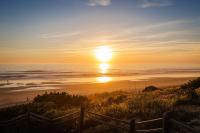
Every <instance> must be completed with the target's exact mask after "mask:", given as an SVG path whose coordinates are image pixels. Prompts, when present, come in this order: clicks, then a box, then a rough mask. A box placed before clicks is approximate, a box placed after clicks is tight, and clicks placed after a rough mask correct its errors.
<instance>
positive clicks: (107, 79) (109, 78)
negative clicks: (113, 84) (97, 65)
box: [97, 76, 111, 83]
mask: <svg viewBox="0 0 200 133" xmlns="http://www.w3.org/2000/svg"><path fill="white" fill-rule="evenodd" d="M97 80H98V82H99V83H107V82H109V81H111V77H107V76H102V77H98V78H97Z"/></svg>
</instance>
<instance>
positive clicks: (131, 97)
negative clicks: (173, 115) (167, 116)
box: [0, 78, 200, 132]
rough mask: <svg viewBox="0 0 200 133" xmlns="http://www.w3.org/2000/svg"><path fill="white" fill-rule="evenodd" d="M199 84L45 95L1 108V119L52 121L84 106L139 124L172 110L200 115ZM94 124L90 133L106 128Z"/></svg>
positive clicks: (186, 119) (188, 119)
mask: <svg viewBox="0 0 200 133" xmlns="http://www.w3.org/2000/svg"><path fill="white" fill-rule="evenodd" d="M199 83H200V78H197V79H195V80H193V81H189V82H188V83H186V84H184V85H182V86H180V87H175V88H163V89H157V87H154V88H156V89H153V90H154V91H142V92H139V93H134V92H123V91H118V92H112V93H102V94H94V95H90V96H76V95H69V94H67V93H65V92H63V93H45V94H43V95H38V96H37V97H35V98H34V99H33V101H32V102H30V103H29V104H23V105H18V106H14V107H9V108H4V109H1V110H0V118H1V120H8V119H10V118H12V117H14V116H17V115H19V114H23V113H25V112H27V111H31V112H34V113H37V114H41V115H44V116H47V117H50V118H51V117H57V116H62V115H63V114H65V113H66V112H68V111H69V110H72V109H77V108H79V107H80V106H81V105H82V104H84V105H85V106H86V109H88V110H91V111H93V112H96V113H101V114H105V115H108V116H111V117H115V118H119V119H124V120H130V119H131V118H136V120H137V121H140V120H147V119H152V118H157V117H161V116H162V115H163V113H164V112H166V111H172V110H173V111H176V112H183V111H182V110H184V111H186V112H187V111H188V112H192V113H193V114H195V112H197V113H198V112H200V107H199V105H200V98H199V90H198V88H199ZM147 88H148V87H147ZM149 88H152V86H151V87H149ZM194 99H195V100H194ZM179 114H181V113H179ZM177 116H178V115H177ZM199 116H200V115H199V113H198V117H199ZM193 118H197V115H196V114H195V115H185V116H184V119H182V118H178V119H181V120H184V121H190V120H191V119H193ZM87 124H88V123H87ZM91 125H93V126H92V127H89V128H88V131H91V130H92V131H94V130H100V128H101V129H102V128H103V127H102V125H98V124H97V125H95V126H94V123H91ZM86 132H87V130H86Z"/></svg>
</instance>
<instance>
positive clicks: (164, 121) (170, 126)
mask: <svg viewBox="0 0 200 133" xmlns="http://www.w3.org/2000/svg"><path fill="white" fill-rule="evenodd" d="M86 118H87V119H89V120H94V121H96V122H98V123H101V124H104V125H107V126H109V127H111V128H115V129H120V130H123V131H124V132H125V131H126V132H128V133H173V132H174V131H173V130H176V132H177V131H180V133H182V132H186V133H199V132H198V131H195V130H194V129H193V128H191V127H190V126H188V125H185V124H184V123H182V122H178V121H176V120H174V119H173V118H172V117H171V115H170V112H169V113H165V114H164V115H163V117H162V118H157V119H152V120H147V121H140V122H136V121H135V119H132V120H130V121H124V120H120V119H116V118H113V117H110V116H106V115H102V114H98V113H94V112H91V111H88V110H86V109H85V108H84V107H83V106H82V107H81V109H80V110H76V111H73V112H70V113H67V114H66V115H64V116H61V117H58V118H54V119H49V118H47V117H44V116H41V115H37V114H34V113H31V112H30V113H26V114H23V115H20V116H18V117H16V118H13V119H11V120H7V121H0V131H6V130H5V129H6V128H9V127H10V126H11V127H12V126H13V125H14V126H17V127H18V126H20V125H21V124H19V123H26V126H25V127H23V131H22V130H16V128H15V129H14V131H13V133H15V132H30V131H31V130H32V129H30V125H33V124H32V122H33V121H36V123H37V124H39V125H44V126H43V127H45V129H46V130H41V132H43V133H44V132H48V133H53V132H62V131H61V130H59V131H58V130H55V129H56V127H57V126H60V125H62V124H64V126H66V125H68V124H69V123H73V122H74V123H76V124H75V125H76V127H75V128H76V129H77V130H74V132H79V133H83V131H84V124H85V120H86ZM9 129H11V128H9ZM17 129H19V128H17ZM177 129H178V130H177ZM180 129H181V130H180ZM11 132H12V131H9V133H11ZM33 132H34V131H33ZM37 132H38V131H37ZM65 132H66V131H65ZM2 133H3V132H2Z"/></svg>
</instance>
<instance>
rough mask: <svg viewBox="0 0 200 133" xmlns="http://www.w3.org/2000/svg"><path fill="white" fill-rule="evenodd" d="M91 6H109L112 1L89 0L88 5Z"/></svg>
mask: <svg viewBox="0 0 200 133" xmlns="http://www.w3.org/2000/svg"><path fill="white" fill-rule="evenodd" d="M87 4H88V5H89V6H109V5H110V4H111V0H88V3H87Z"/></svg>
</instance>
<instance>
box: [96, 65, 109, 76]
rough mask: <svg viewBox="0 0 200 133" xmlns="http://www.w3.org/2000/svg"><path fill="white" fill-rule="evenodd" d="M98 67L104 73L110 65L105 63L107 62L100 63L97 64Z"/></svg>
mask: <svg viewBox="0 0 200 133" xmlns="http://www.w3.org/2000/svg"><path fill="white" fill-rule="evenodd" d="M99 68H100V71H101V73H102V74H105V73H107V72H108V69H109V68H110V65H109V64H107V63H102V64H99Z"/></svg>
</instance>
